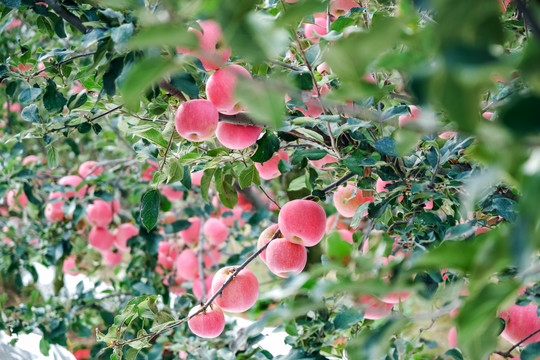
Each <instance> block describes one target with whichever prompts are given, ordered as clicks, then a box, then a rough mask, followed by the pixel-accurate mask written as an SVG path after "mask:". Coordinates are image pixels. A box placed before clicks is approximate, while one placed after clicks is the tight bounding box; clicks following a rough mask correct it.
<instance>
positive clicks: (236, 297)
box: [212, 266, 259, 312]
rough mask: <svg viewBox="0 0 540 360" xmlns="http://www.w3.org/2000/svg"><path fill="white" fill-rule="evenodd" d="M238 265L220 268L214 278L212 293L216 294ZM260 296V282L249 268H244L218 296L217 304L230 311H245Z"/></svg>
mask: <svg viewBox="0 0 540 360" xmlns="http://www.w3.org/2000/svg"><path fill="white" fill-rule="evenodd" d="M235 269H236V267H234V266H226V267H224V268H221V269H220V270H218V272H217V273H216V274H215V275H214V279H213V280H212V293H213V294H215V293H217V292H218V290H219V289H220V288H221V286H222V285H223V284H224V283H225V281H227V279H228V278H229V275H231V274H233V273H234V271H235ZM258 296H259V282H258V281H257V277H256V276H255V274H253V272H252V271H251V270H249V269H248V268H244V269H242V270H241V271H240V272H239V273H238V274H237V275H236V277H235V278H234V279H233V280H232V281H231V282H230V284H229V285H228V286H227V287H226V288H225V289H224V290H223V292H222V293H221V294H220V295H219V296H218V297H217V298H216V300H215V302H216V304H217V305H218V306H219V307H220V308H221V309H223V310H225V311H229V312H244V311H246V310H248V309H249V308H250V307H252V306H253V305H254V304H255V302H256V301H257V297H258Z"/></svg>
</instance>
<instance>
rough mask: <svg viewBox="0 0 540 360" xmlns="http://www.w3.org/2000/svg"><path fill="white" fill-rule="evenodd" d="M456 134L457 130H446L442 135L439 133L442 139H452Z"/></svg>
mask: <svg viewBox="0 0 540 360" xmlns="http://www.w3.org/2000/svg"><path fill="white" fill-rule="evenodd" d="M456 135H457V132H455V131H445V132H443V133H441V135H439V137H440V138H441V139H445V140H450V139H451V138H453V137H454V136H456Z"/></svg>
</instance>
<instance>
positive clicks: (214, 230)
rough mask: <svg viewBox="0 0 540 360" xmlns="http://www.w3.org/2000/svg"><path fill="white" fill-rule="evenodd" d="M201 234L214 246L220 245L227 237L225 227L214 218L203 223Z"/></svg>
mask: <svg viewBox="0 0 540 360" xmlns="http://www.w3.org/2000/svg"><path fill="white" fill-rule="evenodd" d="M203 233H204V236H205V237H206V238H207V239H208V240H209V241H210V243H211V244H212V245H216V246H217V245H221V244H222V243H223V242H224V241H225V240H227V237H228V236H229V230H228V229H227V226H225V224H223V222H221V221H220V220H218V219H215V218H210V219H208V220H207V221H206V222H205V223H204V226H203Z"/></svg>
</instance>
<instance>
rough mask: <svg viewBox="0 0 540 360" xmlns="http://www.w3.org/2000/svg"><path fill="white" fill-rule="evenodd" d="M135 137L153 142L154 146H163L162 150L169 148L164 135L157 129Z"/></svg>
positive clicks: (140, 133)
mask: <svg viewBox="0 0 540 360" xmlns="http://www.w3.org/2000/svg"><path fill="white" fill-rule="evenodd" d="M135 135H137V136H139V137H142V138H144V139H146V140H148V141H151V142H153V143H154V144H156V145H159V146H161V147H162V148H167V146H168V145H169V143H168V142H167V140H165V139H164V138H163V135H161V133H160V132H159V131H157V130H156V129H148V130H146V131H144V132H139V133H136V134H135Z"/></svg>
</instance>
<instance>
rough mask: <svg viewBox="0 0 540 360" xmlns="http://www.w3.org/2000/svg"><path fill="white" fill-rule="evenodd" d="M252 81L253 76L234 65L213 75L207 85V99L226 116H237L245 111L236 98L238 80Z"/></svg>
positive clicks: (223, 68)
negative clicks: (240, 78) (241, 78)
mask: <svg viewBox="0 0 540 360" xmlns="http://www.w3.org/2000/svg"><path fill="white" fill-rule="evenodd" d="M239 77H243V78H245V79H252V77H251V74H250V73H249V71H247V70H246V69H245V68H243V67H242V66H240V65H236V64H232V65H227V66H224V67H222V68H221V69H219V70H217V71H216V72H215V73H213V74H212V75H211V76H210V78H209V79H208V82H207V83H206V98H207V99H208V100H210V101H211V102H212V103H213V104H214V105H215V106H216V109H217V110H218V111H219V112H220V113H221V114H225V115H235V114H238V113H239V112H240V111H242V110H245V109H244V108H243V107H242V105H240V104H239V102H238V99H236V97H235V91H236V84H237V83H238V78H239Z"/></svg>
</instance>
